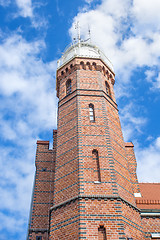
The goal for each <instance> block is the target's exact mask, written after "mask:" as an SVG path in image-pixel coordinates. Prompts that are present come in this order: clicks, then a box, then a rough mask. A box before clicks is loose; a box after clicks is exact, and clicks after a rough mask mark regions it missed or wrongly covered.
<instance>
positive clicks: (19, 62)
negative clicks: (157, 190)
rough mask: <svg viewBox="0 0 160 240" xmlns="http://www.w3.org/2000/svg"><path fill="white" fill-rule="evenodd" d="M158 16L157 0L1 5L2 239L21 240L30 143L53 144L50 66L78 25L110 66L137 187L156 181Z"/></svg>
mask: <svg viewBox="0 0 160 240" xmlns="http://www.w3.org/2000/svg"><path fill="white" fill-rule="evenodd" d="M159 12H160V1H159V0H152V1H149V0H78V1H77V0H68V1H66V0H46V1H44V0H34V1H33V0H0V100H1V104H0V111H1V115H0V132H1V135H0V143H1V144H0V151H1V153H0V167H1V173H0V183H1V185H0V222H1V224H0V239H1V240H8V239H9V240H24V239H26V233H27V224H28V215H29V206H30V199H31V191H32V182H33V176H34V171H35V168H34V160H35V148H36V141H37V139H44V140H50V142H52V130H53V129H55V128H56V111H57V99H56V91H55V75H56V64H57V59H58V58H60V56H61V54H62V53H63V51H64V49H65V47H66V46H67V45H68V44H70V43H71V42H72V39H73V38H74V37H76V31H75V27H74V26H75V22H77V21H79V23H80V27H81V37H82V38H83V39H86V38H88V29H90V30H91V39H92V42H93V43H95V44H96V45H97V46H99V47H100V48H101V49H102V50H103V51H104V53H105V54H106V55H107V57H108V58H109V59H110V60H111V61H112V63H113V65H114V69H115V73H116V84H115V92H116V98H117V103H118V106H119V110H120V118H121V124H122V128H123V133H124V138H125V140H126V141H132V142H133V143H134V145H135V152H136V157H137V161H138V171H137V172H138V177H139V180H140V181H141V182H160V173H159V170H160V127H159V123H160V72H159V70H160V14H159ZM51 144H52V143H51Z"/></svg>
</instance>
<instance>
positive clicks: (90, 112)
mask: <svg viewBox="0 0 160 240" xmlns="http://www.w3.org/2000/svg"><path fill="white" fill-rule="evenodd" d="M89 118H90V121H91V122H95V114H94V105H93V104H89Z"/></svg>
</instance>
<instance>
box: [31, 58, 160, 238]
mask: <svg viewBox="0 0 160 240" xmlns="http://www.w3.org/2000/svg"><path fill="white" fill-rule="evenodd" d="M69 79H70V80H71V93H70V94H68V95H67V94H66V82H67V81H68V80H69ZM114 82H115V80H114V73H113V72H112V71H111V70H110V69H109V68H108V67H107V66H106V65H105V64H104V62H103V61H102V60H101V59H89V58H88V59H86V58H78V57H76V58H74V59H73V60H72V61H70V62H69V63H67V64H65V65H64V66H63V67H61V68H60V69H58V71H57V96H58V98H59V103H58V126H57V131H54V134H53V135H54V146H53V150H49V149H48V144H49V143H48V142H43V141H38V142H37V154H36V180H35V188H34V194H33V207H32V215H31V221H30V228H29V239H30V240H36V236H42V239H43V240H47V239H50V240H52V239H54V240H58V239H62V240H63V239H65V240H72V239H73V240H74V239H83V240H84V239H88V240H91V239H92V240H93V239H96V240H102V239H103V240H106V239H107V240H118V239H128V238H133V239H136V240H143V239H150V238H151V232H158V231H159V232H160V229H159V221H160V219H159V217H157V218H155V219H152V217H147V218H144V217H141V211H140V209H139V208H137V205H136V199H135V196H134V193H140V188H139V184H138V180H137V175H136V167H137V164H136V159H135V155H134V148H133V147H134V146H133V144H132V143H125V142H124V140H123V134H122V129H121V124H120V120H119V114H118V108H117V104H116V100H115V96H114V89H113V87H114ZM106 83H107V84H106ZM106 86H109V89H108V90H107V89H106ZM90 104H92V105H93V106H94V117H95V121H91V120H90V115H89V105H90ZM95 152H96V153H97V155H95V154H94V153H95ZM44 169H45V170H44ZM152 220H153V221H152ZM148 225H149V227H148Z"/></svg>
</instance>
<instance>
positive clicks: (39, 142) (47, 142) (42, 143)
mask: <svg viewBox="0 0 160 240" xmlns="http://www.w3.org/2000/svg"><path fill="white" fill-rule="evenodd" d="M39 144H41V145H49V141H41V140H38V141H37V145H39Z"/></svg>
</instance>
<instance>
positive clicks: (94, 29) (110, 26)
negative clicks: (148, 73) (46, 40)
mask: <svg viewBox="0 0 160 240" xmlns="http://www.w3.org/2000/svg"><path fill="white" fill-rule="evenodd" d="M159 4H160V3H159V1H158V0H157V1H156V0H154V4H153V3H149V2H148V1H147V3H146V1H138V0H137V1H136V0H135V1H133V2H132V1H131V0H122V1H119V0H103V1H102V4H100V5H97V7H96V8H95V9H94V10H90V11H87V12H84V11H82V12H79V13H78V15H77V16H76V17H75V18H74V20H73V25H72V27H71V29H70V34H71V36H72V38H73V37H74V36H75V34H76V33H75V30H74V24H75V21H79V22H80V25H81V35H82V38H84V39H87V38H88V25H89V26H90V28H91V37H92V41H93V42H94V43H96V44H97V45H98V46H101V49H102V50H103V51H104V52H105V54H106V55H107V56H108V57H109V58H110V59H111V60H112V62H113V65H114V68H115V72H116V73H117V72H118V77H119V79H120V81H121V82H124V83H126V82H128V81H129V79H130V76H131V75H132V73H133V72H134V71H135V69H136V68H138V67H144V66H149V67H154V66H155V65H160V64H159V63H160V44H159V42H160V32H159V26H160V25H159V22H160V21H159V22H158V23H157V19H159V18H160V16H159V12H158V9H159ZM156 17H157V18H156ZM150 23H151V24H150ZM146 24H147V25H146ZM157 80H158V79H157Z"/></svg>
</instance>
